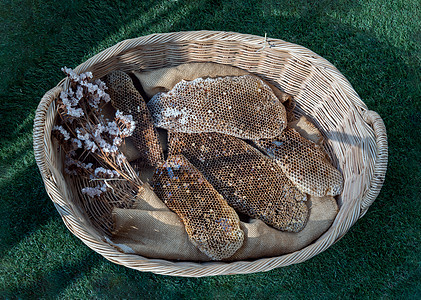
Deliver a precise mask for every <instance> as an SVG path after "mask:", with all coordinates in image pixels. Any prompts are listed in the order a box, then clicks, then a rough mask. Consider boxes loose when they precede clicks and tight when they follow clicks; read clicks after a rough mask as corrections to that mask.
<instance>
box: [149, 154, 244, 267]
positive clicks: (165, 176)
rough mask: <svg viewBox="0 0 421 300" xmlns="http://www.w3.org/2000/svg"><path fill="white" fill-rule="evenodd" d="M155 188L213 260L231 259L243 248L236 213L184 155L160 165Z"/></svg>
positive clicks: (197, 244)
mask: <svg viewBox="0 0 421 300" xmlns="http://www.w3.org/2000/svg"><path fill="white" fill-rule="evenodd" d="M152 185H153V189H154V191H155V193H156V194H157V196H158V197H159V198H160V199H161V200H163V201H164V203H165V204H166V205H167V206H168V208H170V209H171V210H173V211H174V212H175V213H176V214H177V215H178V216H179V217H180V218H181V220H182V221H183V223H184V225H185V229H186V232H187V234H188V236H189V238H190V240H191V242H192V243H193V244H194V245H195V246H196V247H198V248H199V250H200V251H202V252H203V253H205V254H206V255H207V256H209V257H210V258H211V259H214V260H221V259H225V258H229V257H231V256H232V255H234V253H235V252H236V251H237V250H238V249H239V248H240V247H241V246H242V244H243V240H244V232H243V231H242V230H241V229H240V219H239V217H238V215H237V213H236V212H235V211H234V209H232V208H231V207H230V206H229V205H228V204H227V202H226V201H225V200H224V198H223V197H222V196H221V195H220V194H219V193H218V192H217V191H216V190H215V189H214V188H213V187H212V185H211V184H210V183H209V182H208V181H207V180H206V179H205V177H203V175H202V174H201V173H200V172H199V171H198V170H197V169H196V168H195V167H194V166H193V165H192V164H191V163H190V162H189V161H188V160H187V159H186V158H185V157H184V156H182V155H174V156H169V158H168V160H167V161H166V162H165V163H163V164H161V165H159V166H158V167H157V170H156V173H155V174H154V176H153V178H152Z"/></svg>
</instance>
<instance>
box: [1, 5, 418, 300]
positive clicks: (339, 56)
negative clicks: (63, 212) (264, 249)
mask: <svg viewBox="0 0 421 300" xmlns="http://www.w3.org/2000/svg"><path fill="white" fill-rule="evenodd" d="M94 2H95V3H94ZM133 2H136V3H135V4H129V2H128V1H127V2H123V1H77V0H75V1H36V0H32V1H29V0H22V1H6V0H3V1H2V2H1V9H0V24H1V25H0V36H1V37H2V41H1V43H0V49H1V51H0V78H1V80H0V105H1V109H0V128H1V130H0V170H1V172H0V173H1V174H0V190H1V201H0V229H1V230H0V298H15V297H18V298H39V297H45V298H72V299H73V298H139V297H142V298H151V299H156V298H164V299H185V298H186V299H187V298H264V299H273V298H305V299H307V298H316V299H319V298H320V299H325V298H328V299H332V298H333V299H337V298H358V299H360V298H392V299H393V298H400V299H408V298H420V297H421V268H420V253H421V251H420V250H421V249H420V240H421V230H420V228H421V222H420V220H421V214H420V212H421V210H420V196H421V195H420V194H421V193H420V188H419V186H420V185H421V181H420V177H421V176H420V157H421V149H420V145H421V138H420V136H421V130H420V129H421V110H420V105H421V96H420V95H421V85H420V83H421V72H420V70H421V68H420V67H421V3H420V2H419V1H418V0H406V1H404V0H395V1H392V0H389V1H385V0H370V1H369V0H367V1H351V0H340V1H326V0H324V1H303V0H294V1H271V0H265V1H263V0H261V1H251V0H244V1H235V0H233V1H206V0H199V1H182V0H179V1H176V0H175V1H168V0H165V1H164V0H162V1H148V0H146V1H133ZM200 29H209V30H226V31H236V32H241V33H250V34H256V35H261V36H262V35H264V34H265V33H267V34H268V36H269V37H274V38H280V39H284V40H287V41H290V42H293V43H297V44H300V45H303V46H306V47H308V48H310V49H311V50H313V51H315V52H316V53H318V54H320V55H322V56H323V57H325V58H326V59H328V60H329V61H330V62H332V63H333V64H334V65H335V66H336V67H337V68H338V69H339V70H340V71H341V72H342V73H343V74H344V75H345V76H346V77H347V78H348V80H349V81H350V82H351V83H352V85H353V87H354V88H355V90H356V91H357V92H358V94H359V95H360V96H361V98H362V99H363V100H364V101H365V103H366V104H367V106H368V107H369V109H371V110H375V111H377V112H378V113H379V114H380V115H381V116H382V117H383V119H384V121H385V124H386V127H387V130H388V139H389V152H390V153H389V156H390V161H389V166H388V172H387V176H386V181H385V184H384V187H383V189H382V192H381V193H380V195H379V197H378V198H377V200H376V201H375V202H374V204H373V205H372V206H371V208H370V210H369V211H368V213H367V214H366V216H365V217H364V218H362V219H361V220H359V221H358V222H357V224H356V225H355V226H353V227H352V228H351V230H350V231H349V233H348V234H347V235H346V236H345V237H344V238H343V239H342V240H340V241H339V242H338V243H337V244H335V245H334V246H332V247H330V248H329V249H328V250H327V251H325V252H323V253H321V254H320V255H318V256H316V257H315V258H313V259H311V260H309V261H307V262H304V263H302V264H299V265H293V266H290V267H286V268H280V269H275V270H272V271H270V272H266V273H257V274H251V275H236V276H223V277H221V276H218V277H210V278H199V279H194V278H192V279H189V278H178V277H167V276H160V275H154V274H152V273H142V272H137V271H134V270H130V269H127V268H125V267H122V266H118V265H115V264H112V263H110V262H108V261H107V260H106V259H104V258H103V257H102V256H100V255H98V254H97V253H95V252H93V251H91V250H90V249H89V248H87V247H86V246H85V245H84V244H83V243H82V242H81V241H80V240H78V239H77V238H75V237H74V236H73V235H72V234H71V233H70V232H69V231H68V230H67V229H66V227H65V226H64V224H63V222H62V221H61V219H60V217H59V215H58V213H57V212H56V210H55V208H54V205H53V203H52V202H51V201H50V200H49V198H48V196H47V194H46V192H45V189H44V186H43V183H42V180H41V178H40V175H39V172H38V169H37V167H36V164H35V161H34V155H33V151H32V121H33V118H34V112H35V109H36V107H37V105H38V103H39V101H40V98H41V97H42V96H43V94H44V93H45V92H46V91H47V90H48V89H50V88H51V87H53V86H55V85H56V84H57V82H58V81H59V80H60V79H61V78H62V77H63V74H62V73H61V71H60V68H61V67H62V66H68V67H75V66H77V65H78V64H80V63H82V62H83V61H85V60H86V59H87V58H89V57H91V56H92V55H94V54H96V53H98V52H99V51H101V50H103V49H105V48H107V47H109V46H112V45H114V44H115V43H117V42H118V41H120V40H123V39H127V38H134V37H138V36H143V35H147V34H150V33H154V32H170V31H182V30H200Z"/></svg>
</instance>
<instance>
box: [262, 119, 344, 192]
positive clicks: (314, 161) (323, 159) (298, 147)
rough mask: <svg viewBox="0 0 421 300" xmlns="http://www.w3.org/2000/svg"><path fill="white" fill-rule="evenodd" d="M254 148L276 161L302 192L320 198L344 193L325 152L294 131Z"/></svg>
mask: <svg viewBox="0 0 421 300" xmlns="http://www.w3.org/2000/svg"><path fill="white" fill-rule="evenodd" d="M255 144H256V145H257V146H258V147H259V148H260V149H262V150H263V151H264V152H266V153H267V154H268V155H269V156H270V157H273V158H274V159H275V160H276V161H277V163H278V164H279V166H280V167H281V169H282V171H284V173H285V175H286V176H287V177H288V178H289V179H290V180H291V181H292V182H293V183H294V184H295V185H296V186H297V187H298V189H300V191H302V192H304V193H307V194H310V195H312V196H317V197H323V196H326V195H328V196H336V195H339V194H340V193H341V192H342V187H343V177H342V174H341V173H340V172H339V171H338V170H337V169H336V168H335V167H334V166H333V165H332V164H331V163H330V161H329V160H328V158H327V154H326V153H325V152H324V151H323V148H322V147H320V146H319V145H317V144H315V143H313V142H311V141H309V140H307V139H305V138H303V137H302V136H301V135H300V134H299V133H298V132H297V131H296V130H295V129H293V128H289V127H287V128H286V129H285V130H284V131H283V132H282V134H281V135H280V136H278V137H276V138H274V139H262V140H259V141H255Z"/></svg>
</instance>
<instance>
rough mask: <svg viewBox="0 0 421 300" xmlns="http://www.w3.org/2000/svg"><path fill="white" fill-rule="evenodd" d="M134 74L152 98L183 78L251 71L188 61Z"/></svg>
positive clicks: (283, 96) (288, 97) (283, 98)
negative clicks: (174, 65)
mask: <svg viewBox="0 0 421 300" xmlns="http://www.w3.org/2000/svg"><path fill="white" fill-rule="evenodd" d="M133 74H134V75H135V76H136V77H137V79H139V81H140V83H141V85H142V88H143V90H144V91H145V94H146V95H147V96H148V97H149V98H152V96H153V95H155V94H157V93H159V92H168V91H169V90H171V89H172V88H173V87H174V86H175V85H176V84H177V83H178V82H180V81H181V80H194V79H197V78H215V77H223V76H241V75H246V74H250V73H249V72H247V71H246V70H243V69H240V68H236V67H233V66H230V65H223V64H217V63H188V64H181V65H178V66H176V67H168V68H161V69H156V70H152V71H147V72H141V71H135V72H133ZM260 79H261V78H260ZM266 83H267V84H268V85H269V86H270V87H271V88H272V90H273V92H274V93H275V95H276V96H277V97H278V98H279V100H280V101H281V102H285V101H288V100H291V95H289V94H287V93H284V92H283V91H281V90H280V89H278V88H276V87H275V86H274V85H272V84H270V83H268V82H266Z"/></svg>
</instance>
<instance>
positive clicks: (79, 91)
mask: <svg viewBox="0 0 421 300" xmlns="http://www.w3.org/2000/svg"><path fill="white" fill-rule="evenodd" d="M62 71H63V72H65V73H66V74H67V76H68V78H69V87H68V89H66V90H64V91H62V92H61V93H60V95H59V98H58V101H57V102H58V112H59V114H60V115H61V118H60V123H59V124H62V125H63V126H64V125H66V126H65V127H67V128H68V130H66V129H65V128H64V127H63V126H62V125H57V126H55V127H54V128H53V130H56V131H57V132H58V135H59V136H58V137H59V139H60V141H61V144H62V146H63V148H64V149H65V152H66V159H65V172H66V173H67V174H70V175H83V176H88V177H89V178H91V180H102V179H104V180H107V179H112V178H116V177H120V176H121V175H123V174H124V173H123V172H122V171H119V170H120V169H119V168H121V166H122V164H123V163H124V162H126V157H125V156H124V155H123V154H122V153H120V151H119V148H118V146H120V145H121V144H122V143H123V139H124V138H126V137H128V136H131V135H132V133H133V131H134V129H135V121H134V120H133V116H131V115H124V114H123V113H122V112H120V111H117V112H116V114H115V118H114V120H112V121H108V120H105V118H104V116H101V112H102V106H103V104H105V103H107V102H109V101H110V100H111V98H110V96H109V94H108V93H107V92H106V90H107V86H106V84H105V83H104V82H103V81H101V80H100V79H96V80H95V81H93V74H92V73H91V72H85V73H82V74H76V72H74V71H73V70H72V69H70V68H67V67H63V68H62ZM61 135H62V137H61ZM63 139H64V141H63ZM86 151H88V152H86ZM85 153H88V155H85ZM89 153H91V154H89ZM78 155H79V158H78ZM83 155H85V156H83ZM90 155H92V156H90ZM80 157H84V158H83V160H85V159H86V158H87V157H91V158H93V159H94V160H96V161H98V162H99V163H100V165H102V166H105V167H96V168H95V167H94V165H93V163H84V162H82V161H80ZM115 164H117V166H118V167H117V166H116V165H115ZM107 165H108V166H110V169H107V168H106V166H107ZM123 177H124V176H123ZM107 190H108V188H107V183H106V182H104V183H102V184H99V185H97V186H96V187H85V188H83V189H82V193H84V194H87V195H88V196H89V197H100V196H101V195H102V193H104V192H106V191H107Z"/></svg>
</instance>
